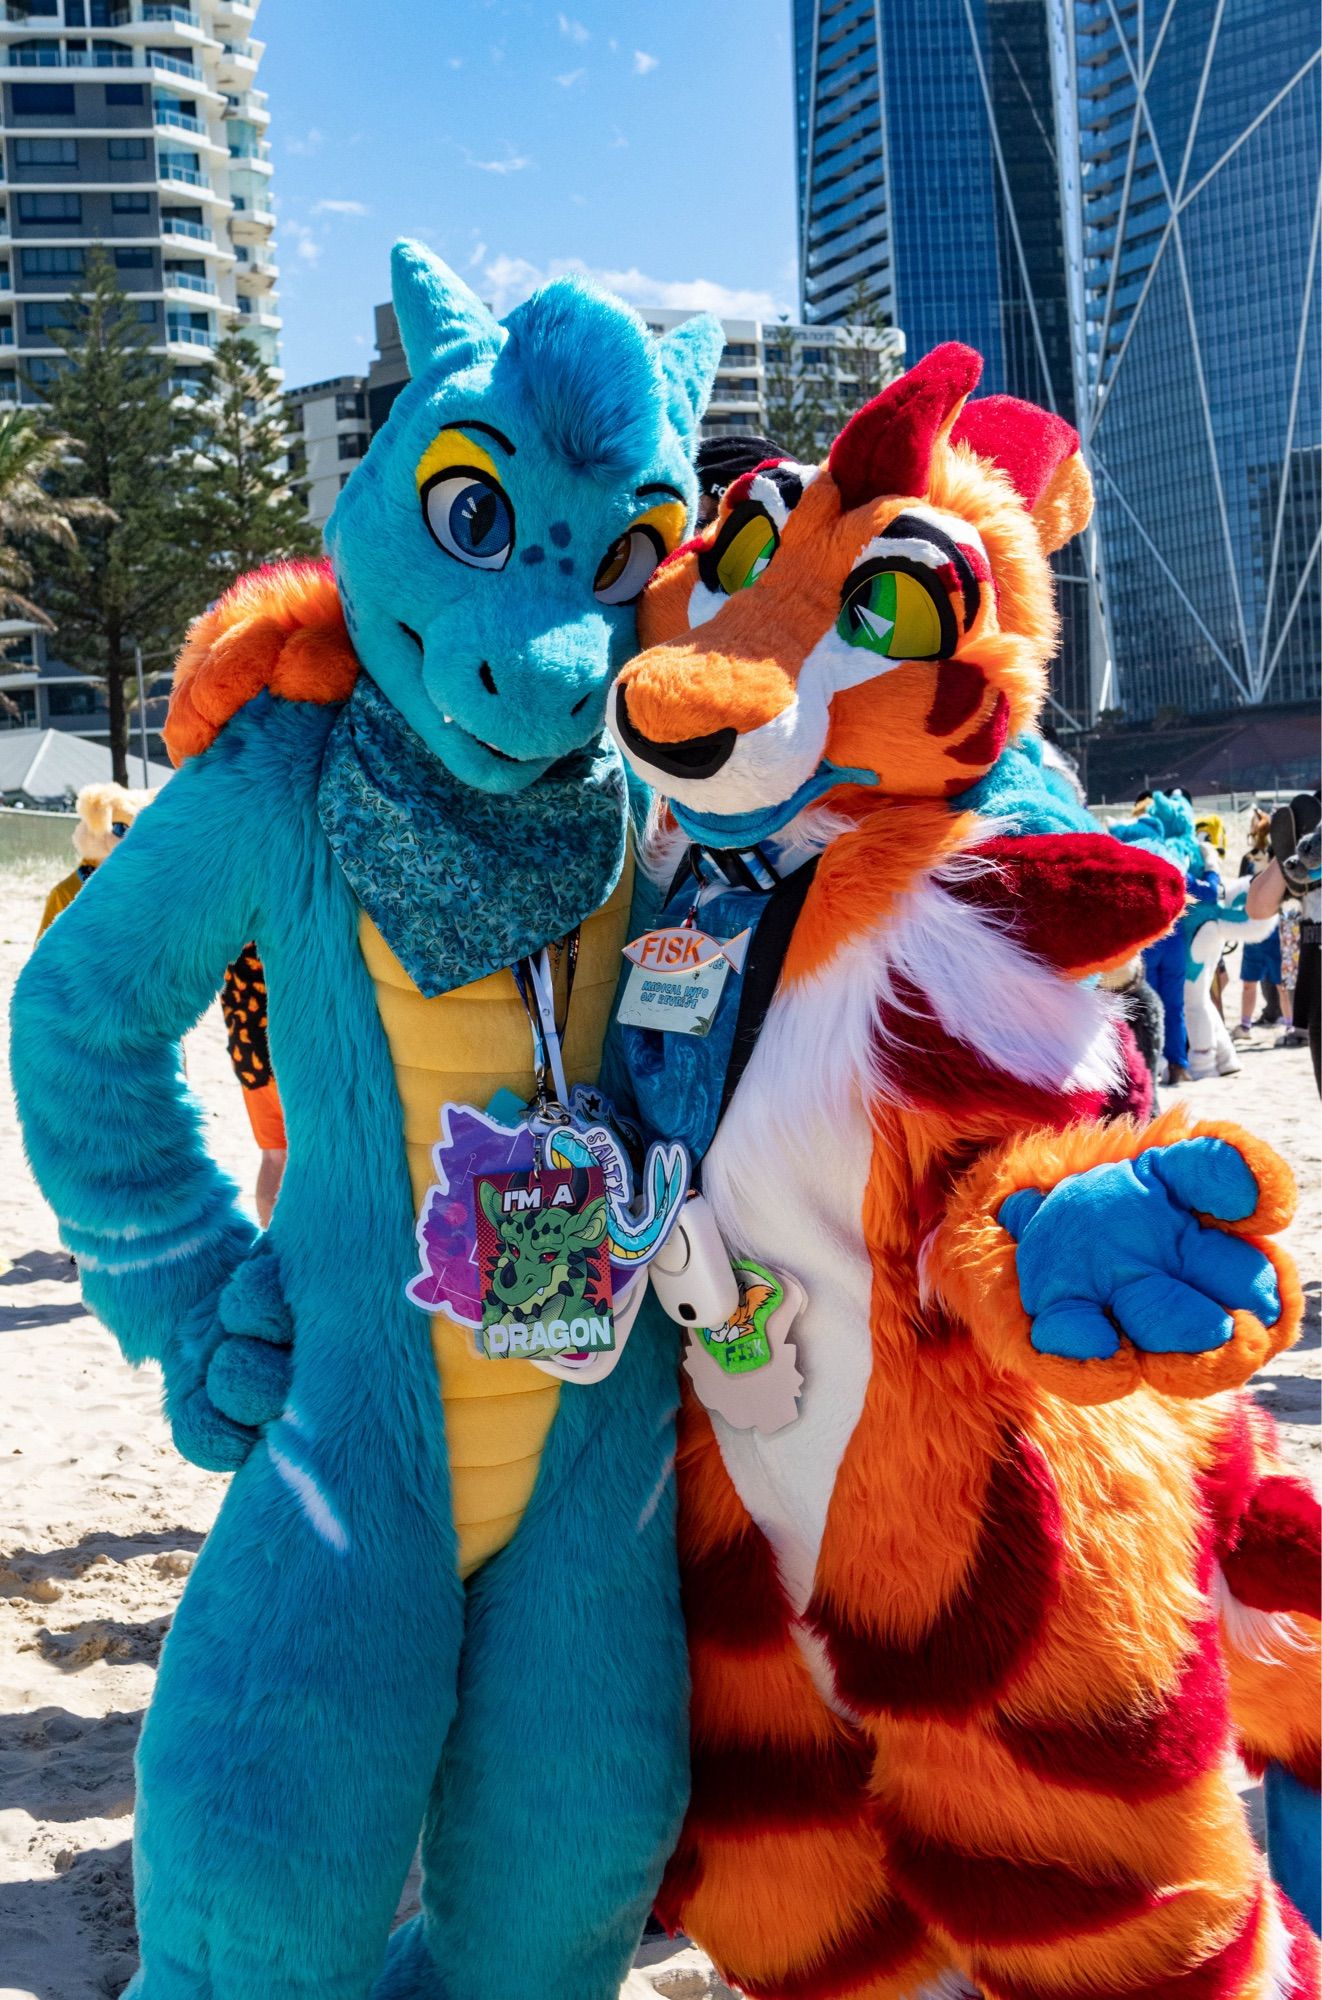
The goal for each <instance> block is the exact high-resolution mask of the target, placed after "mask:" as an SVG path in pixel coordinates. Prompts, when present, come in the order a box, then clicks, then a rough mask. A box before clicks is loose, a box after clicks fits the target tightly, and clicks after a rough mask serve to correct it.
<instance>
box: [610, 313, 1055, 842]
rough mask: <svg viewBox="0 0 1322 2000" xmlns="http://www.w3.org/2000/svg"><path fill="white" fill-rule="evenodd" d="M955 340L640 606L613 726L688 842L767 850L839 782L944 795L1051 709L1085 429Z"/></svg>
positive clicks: (718, 525)
mask: <svg viewBox="0 0 1322 2000" xmlns="http://www.w3.org/2000/svg"><path fill="white" fill-rule="evenodd" d="M981 371H982V363H981V360H980V359H979V357H978V356H977V355H976V354H975V353H973V351H972V350H971V349H970V348H967V347H961V346H959V345H956V344H951V345H949V346H946V347H938V348H936V349H935V350H934V351H933V352H932V353H931V354H929V355H928V356H927V357H926V358H925V359H924V360H923V361H920V362H919V363H918V364H917V365H916V366H915V367H913V368H911V369H910V370H909V371H908V373H907V374H905V375H902V376H901V377H900V378H899V379H898V381H896V382H893V383H892V384H891V385H890V386H889V388H887V389H884V390H883V391H882V393H881V394H880V395H879V396H877V397H876V398H875V399H874V400H873V401H872V402H871V403H869V404H868V405H867V406H866V408H865V409H862V410H860V411H859V413H858V414H857V416H855V417H853V418H852V419H851V420H850V422H849V423H848V424H847V425H846V426H845V428H844V430H843V431H842V432H841V433H840V435H839V437H838V438H837V439H836V441H835V443H834V444H833V445H832V447H831V451H830V455H829V457H828V459H827V462H826V464H825V465H823V466H821V467H820V468H816V469H810V468H806V467H804V466H800V465H795V464H793V463H790V462H788V461H782V462H779V463H769V464H767V465H764V466H761V467H759V468H758V469H757V471H755V472H753V473H750V474H748V475H747V476H746V477H745V478H743V479H740V480H738V481H736V482H735V484H734V485H733V486H731V487H730V489H729V490H728V492H727V493H726V494H725V496H724V499H723V500H722V503H721V509H720V512H719V514H718V515H717V517H716V519H715V520H714V521H713V522H712V523H711V525H710V526H709V527H708V528H707V529H706V530H705V532H704V534H703V536H702V538H701V539H700V540H698V541H695V542H690V543H688V544H686V545H685V547H684V548H683V549H681V550H679V551H678V552H677V553H676V555H675V556H674V557H673V558H672V559H671V560H670V561H669V562H668V563H666V564H664V565H663V566H662V567H661V568H660V569H659V570H658V572H657V574H656V576H655V578H654V579H653V581H652V583H651V584H650V585H649V586H648V589H647V591H646V593H645V596H644V598H643V603H642V606H641V609H640V615H639V626H640V632H641V637H642V641H643V644H644V647H645V648H646V650H645V651H643V652H642V653H640V654H639V655H638V656H637V657H636V658H635V659H634V660H633V661H632V662H631V663H630V664H629V665H628V666H627V667H626V668H625V669H624V671H623V673H622V674H621V675H620V677H619V679H618V681H617V682H616V684H615V688H614V690H613V693H612V697H611V705H610V711H609V713H610V720H611V727H612V729H613V731H614V733H615V736H616V738H617V740H618V741H619V743H620V745H621V747H622V749H623V750H624V751H625V753H626V754H627V756H628V758H629V760H630V762H631V763H632V764H633V765H634V766H635V768H636V769H637V770H638V772H639V773H640V775H641V776H642V777H644V778H645V779H646V780H647V781H648V782H649V783H651V784H652V785H654V786H655V787H657V789H658V790H660V791H662V792H663V793H664V794H665V795H666V797H667V798H668V799H669V800H670V802H671V806H672V809H673V810H674V812H675V816H676V818H677V819H678V820H679V822H680V824H681V826H682V827H683V828H684V830H685V831H686V832H688V833H689V835H690V837H692V838H695V839H700V840H706V841H708V842H711V843H712V844H717V843H719V844H721V845H724V846H739V845H750V844H752V842H754V841H756V840H760V839H764V838H766V837H767V836H768V835H769V834H770V833H773V832H774V831H775V830H776V829H777V828H778V827H780V826H783V825H785V824H786V823H787V821H788V820H789V819H790V818H792V817H793V815H794V814H795V813H796V812H798V811H799V810H800V809H801V808H802V807H803V806H804V805H806V804H808V803H809V802H811V801H812V800H814V799H820V798H822V797H823V796H824V795H825V794H827V793H828V792H830V791H832V790H835V789H836V788H837V787H839V786H842V785H851V784H865V785H868V786H873V787H880V788H881V789H882V790H883V791H885V792H887V793H889V794H891V795H892V796H895V795H899V796H907V797H925V798H943V797H950V796H952V795H953V794H955V793H958V792H962V791H964V790H966V789H967V787H968V786H970V785H972V784H974V783H975V782H976V781H977V779H978V778H980V777H981V776H982V775H983V774H984V773H985V772H986V771H987V770H988V769H989V768H990V767H991V765H992V764H993V763H994V762H995V761H996V758H997V757H998V756H999V755H1000V753H1001V750H1002V748H1003V747H1004V745H1005V742H1006V740H1007V738H1008V737H1009V736H1010V735H1011V734H1012V733H1014V732H1016V731H1018V730H1019V729H1022V728H1023V727H1024V726H1025V725H1026V724H1028V723H1031V722H1032V721H1033V720H1034V718H1035V717H1036V715H1037V713H1038V710H1039V708H1040V707H1041V704H1042V700H1043V696H1044V693H1045V687H1046V668H1047V662H1048V660H1049V659H1050V657H1051V654H1052V652H1053V650H1054V647H1055V642H1056V630H1057V627H1056V613H1055V606H1054V597H1053V591H1052V582H1051V572H1050V566H1049V563H1048V556H1049V555H1050V552H1051V551H1052V550H1053V549H1056V548H1059V547H1060V546H1061V544H1062V543H1063V542H1065V541H1067V540H1068V539H1069V538H1070V536H1071V535H1074V534H1076V533H1078V531H1079V530H1080V529H1081V528H1082V527H1084V526H1085V524H1086V523H1087V521H1088V518H1089V516H1090V513H1091V510H1092V489H1091V485H1090V482H1089V478H1088V473H1087V470H1086V468H1085V467H1084V464H1083V461H1082V459H1081V457H1080V456H1079V449H1078V445H1079V440H1078V436H1077V434H1076V433H1075V432H1074V431H1073V430H1072V429H1071V428H1070V426H1069V425H1068V424H1066V423H1064V422H1063V421H1062V420H1061V419H1060V418H1059V417H1055V416H1052V415H1050V414H1049V413H1048V412H1047V411H1045V410H1039V409H1035V408H1034V407H1033V406H1032V405H1031V404H1028V403H1021V402H1018V401H1016V400H1015V399H1014V398H1012V397H1009V396H989V397H986V398H984V399H983V400H982V401H980V402H976V403H970V404H967V405H966V403H965V398H966V397H967V396H968V394H969V392H970V390H971V389H972V388H973V387H974V385H975V384H976V382H977V380H978V377H979V375H980V373H981Z"/></svg>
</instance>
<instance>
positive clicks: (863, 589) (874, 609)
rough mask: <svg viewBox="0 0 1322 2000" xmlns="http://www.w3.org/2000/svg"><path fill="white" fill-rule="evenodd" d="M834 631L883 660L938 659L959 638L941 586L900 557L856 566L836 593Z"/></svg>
mask: <svg viewBox="0 0 1322 2000" xmlns="http://www.w3.org/2000/svg"><path fill="white" fill-rule="evenodd" d="M835 629H836V631H837V632H838V633H839V635H840V637H841V638H842V639H843V640H844V641H845V642H846V644H848V645H850V646H861V647H864V648H866V650H867V651H869V652H872V653H879V654H881V656H882V657H883V658H884V659H888V660H940V659H946V658H948V657H949V656H950V654H952V653H953V652H954V650H955V645H956V642H957V640H958V637H959V634H958V630H957V627H956V624H955V614H954V611H953V610H952V608H951V604H950V599H949V597H948V595H947V594H946V592H945V591H944V590H943V589H942V587H941V585H940V583H939V582H938V581H937V580H936V579H935V578H934V577H931V576H929V575H928V574H927V573H926V572H925V571H924V570H923V568H922V567H921V565H919V564H917V563H910V562H908V561H906V560H905V558H904V557H902V556H890V557H882V558H880V559H879V560H874V561H872V562H866V563H860V564H859V566H858V568H857V569H856V570H854V571H853V572H852V573H851V574H850V576H849V577H848V578H847V580H846V582H845V587H844V590H843V592H842V593H841V605H840V616H839V617H838V618H837V620H836V627H835Z"/></svg>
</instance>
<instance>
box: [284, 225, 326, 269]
mask: <svg viewBox="0 0 1322 2000" xmlns="http://www.w3.org/2000/svg"><path fill="white" fill-rule="evenodd" d="M280 234H281V236H282V237H283V238H284V241H285V242H286V243H292V244H293V246H294V254H295V255H296V256H297V257H300V258H301V259H302V261H303V262H304V263H305V264H315V263H316V261H317V259H318V258H319V257H320V255H321V245H320V243H319V242H318V241H317V239H316V237H315V236H314V235H313V233H312V231H311V230H310V229H309V228H308V226H307V224H306V223H304V222H295V221H294V219H293V217H292V216H286V217H285V219H284V221H283V222H282V223H281V226H280Z"/></svg>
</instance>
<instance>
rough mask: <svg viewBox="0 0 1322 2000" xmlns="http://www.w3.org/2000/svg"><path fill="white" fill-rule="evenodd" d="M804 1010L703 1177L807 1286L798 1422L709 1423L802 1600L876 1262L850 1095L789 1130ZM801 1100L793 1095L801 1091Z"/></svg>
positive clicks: (847, 1429)
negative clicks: (789, 1090) (759, 1425)
mask: <svg viewBox="0 0 1322 2000" xmlns="http://www.w3.org/2000/svg"><path fill="white" fill-rule="evenodd" d="M796 1017H798V1019H801V1010H800V1007H799V1005H798V1004H797V1003H795V1002H794V1001H786V1000H784V999H778V1000H777V1001H776V1002H775V1003H774V1004H773V1006H772V1009H771V1011H770V1013H769V1014H768V1016H767V1021H766V1025H765V1027H764V1028H763V1031H762V1036H761V1039H760V1041H759V1043H758V1046H757V1048H756V1050H755V1051H754V1054H753V1057H752V1060H751V1061H750V1063H749V1065H748V1069H747V1071H746V1072H745V1074H744V1077H743V1079H742V1081H741V1083H740V1085H739V1088H738V1090H737V1091H736V1093H735V1097H734V1101H733V1103H732V1104H731V1106H730V1109H729V1111H728V1112H727V1113H726V1116H725V1118H724V1120H723V1121H722V1124H721V1128H720V1131H719V1133H718V1134H717V1137H716V1140H715V1142H714V1144H713V1146H712V1148H711V1151H710V1152H709V1154H708V1156H707V1162H706V1166H705V1168H704V1175H703V1184H704V1188H705V1191H706V1193H707V1196H708V1198H709V1200H710V1201H711V1203H712V1206H713V1208H714V1210H715V1212H716V1219H717V1221H718V1223H719V1224H720V1228H721V1233H722V1235H723V1237H724V1238H725V1241H726V1244H727V1247H728V1248H729V1249H730V1250H731V1251H732V1252H734V1253H735V1254H736V1255H740V1256H748V1257H754V1258H756V1259H757V1260H758V1261H759V1262H761V1263H765V1264H767V1265H769V1266H770V1267H771V1268H772V1269H773V1270H778V1271H783V1272H788V1273H789V1274H790V1275H791V1276H792V1277H795V1278H797V1279H798V1281H799V1283H800V1284H801V1285H802V1286H803V1289H804V1292H805V1293H806V1295H807V1297H806V1304H805V1306H804V1309H803V1311H802V1313H801V1314H800V1315H799V1318H798V1319H797V1320H796V1321H795V1324H794V1329H793V1340H794V1345H795V1349H796V1353H797V1357H798V1364H799V1368H800V1370H801V1372H802V1375H803V1392H802V1395H801V1398H800V1402H799V1416H798V1420H797V1421H796V1422H795V1423H793V1424H791V1425H790V1426H789V1427H788V1428H787V1429H785V1430H782V1431H778V1432H777V1433H776V1434H775V1435H774V1436H772V1437H762V1436H760V1435H759V1434H758V1433H757V1432H756V1431H739V1430H734V1429H732V1428H731V1426H730V1425H729V1424H727V1423H726V1422H725V1421H724V1419H723V1418H721V1417H718V1416H713V1418H712V1424H713V1428H714V1429H715V1432H716V1437H717V1441H718V1443H719V1444H720V1448H721V1456H722V1458H723V1459H724V1461H725V1465H726V1469H727V1471H728V1472H729V1474H730V1477H731V1479H732V1480H733V1481H734V1484H735V1488H736V1490H737V1491H738V1494H739V1497H740V1499H741V1500H742V1501H743V1503H744V1505H745V1507H747V1509H748V1511H749V1513H750V1515H751V1516H752V1518H753V1520H754V1521H755V1522H756V1523H757V1525H758V1527H759V1528H761V1530H762V1532H763V1533H764V1534H765V1535H766V1537H767V1539H768V1541H769V1542H770V1543H771V1546H772V1548H773V1549H774V1551H775V1553H776V1558H777V1561H778V1563H779V1567H780V1572H781V1577H782V1580H783V1582H784V1584H785V1588H786V1591H787V1592H788V1594H789V1597H790V1601H791V1603H792V1604H793V1605H794V1607H795V1609H796V1610H798V1611H802V1610H803V1609H804V1608H805V1607H806V1605H807V1603H808V1600H809V1598H810V1597H811V1595H812V1586H813V1576H814V1573H815V1571H816V1568H817V1555H818V1550H819V1549H820V1547H821V1541H822V1533H823V1530H824V1528H825V1526H826V1512H827V1508H828V1506H829V1504H830V1499H831V1493H832V1490H833V1488H834V1486H835V1479H836V1474H837V1472H838V1471H839V1468H840V1462H841V1459H842V1458H843V1457H844V1453H845V1447H846V1446H847V1445H848V1443H849V1439H850V1437H851V1436H852V1434H853V1431H854V1426H855V1425H856V1424H857V1422H858V1419H859V1414H860V1412H861V1410H862V1407H863V1397H864V1394H865V1392H866V1389H867V1384H868V1375H869V1372H870V1369H871V1359H872V1340H871V1331H870V1294H871V1267H870V1265H869V1262H868V1257H867V1254H866V1250H865V1247H864V1243H863V1231H862V1211H863V1195H864V1190H865V1188H866V1185H867V1178H868V1169H869V1162H870V1158H871V1145H872V1134H871V1128H870V1126H869V1124H868V1120H867V1117H866V1114H865V1112H864V1109H863V1103H862V1095H861V1093H858V1094H857V1095H856V1096H855V1098H854V1101H853V1102H852V1103H851V1104H847V1105H844V1106H841V1105H839V1104H835V1105H831V1104H828V1103H826V1102H824V1101H819V1102H818V1103H816V1104H810V1105H806V1106H801V1111H800V1116H799V1117H798V1118H797V1119H796V1121H795V1125H794V1129H793V1131H792V1132H790V1131H787V1130H785V1129H784V1125H783V1119H782V1117H781V1116H780V1115H778V1114H779V1113H782V1112H783V1109H784V1093H783V1090H782V1089H781V1087H780V1081H779V1079H780V1077H781V1076H782V1075H783V1062H784V1060H785V1058H786V1056H787V1055H788V1054H789V1053H790V1050H791V1049H792V1046H793V1038H794V1033H795V1029H796V1026H797V1025H798V1019H796ZM796 1095H797V1093H796Z"/></svg>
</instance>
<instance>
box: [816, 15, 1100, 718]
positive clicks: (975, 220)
mask: <svg viewBox="0 0 1322 2000" xmlns="http://www.w3.org/2000/svg"><path fill="white" fill-rule="evenodd" d="M794 25H795V56H796V88H797V95H798V141H799V154H798V167H799V194H800V218H799V238H800V270H801V272H802V274H803V315H804V318H805V319H817V320H834V321H838V320H841V319H844V318H847V317H848V314H849V311H850V303H851V298H852V296H853V293H854V288H855V287H856V285H857V281H858V277H859V275H865V276H866V277H867V279H868V281H869V285H870V289H871V291H872V292H873V294H874V296H875V297H876V298H877V299H878V300H879V301H880V303H881V304H882V306H883V308H884V309H885V310H886V311H887V312H889V313H890V314H891V315H892V317H893V318H894V320H895V322H896V324H897V325H899V326H901V327H902V328H903V329H904V335H905V340H906V343H907V352H908V355H909V357H910V359H911V360H912V359H916V358H917V357H918V356H919V355H921V354H925V353H926V352H927V350H928V349H929V348H931V347H935V346H936V345H937V344H938V343H939V342H941V341H943V340H964V341H967V342H968V344H969V345H970V346H971V347H975V348H977V350H978V352H979V353H980V354H981V355H982V357H983V361H984V363H985V364H986V365H985V369H984V373H983V380H982V392H985V393H993V392H996V391H1006V392H1008V393H1010V394H1011V395H1016V396H1024V397H1027V398H1028V399H1029V400H1030V401H1032V402H1035V403H1042V404H1045V405H1046V406H1047V407H1048V408H1051V409H1055V410H1058V411H1059V412H1060V414H1061V415H1062V416H1064V417H1066V418H1067V419H1068V420H1069V421H1070V422H1071V423H1074V422H1076V421H1077V382H1076V376H1075V370H1074V362H1073V351H1072V344H1071V313H1070V307H1069V299H1068V287H1067V282H1066V256H1065V249H1064V242H1063V222H1062V214H1063V211H1062V203H1061V198H1060V187H1059V175H1058V171H1057V156H1058V152H1057V143H1056V133H1055V111H1054V102H1055V95H1056V86H1055V81H1054V77H1055V71H1056V69H1057V67H1058V66H1059V53H1058V50H1053V45H1052V41H1051V36H1050V32H1049V30H1050V16H1049V10H1048V7H1047V6H1046V4H1044V0H925V4H924V6H923V7H922V9H921V11H919V10H915V8H914V7H913V6H912V5H911V4H910V0H794ZM869 257H871V258H872V260H873V261H872V262H871V263H870V264H869V263H868V262H867V260H868V258H869ZM1094 544H1095V538H1093V541H1092V542H1088V543H1085V544H1083V545H1081V546H1080V547H1078V548H1077V549H1071V550H1068V551H1065V552H1063V553H1062V556H1061V557H1060V558H1059V559H1058V561H1057V574H1058V577H1059V580H1060V581H1059V588H1060V601H1061V611H1062V623H1063V633H1062V645H1061V653H1060V658H1059V659H1058V661H1057V662H1056V665H1055V667H1054V668H1053V671H1052V699H1053V702H1054V704H1055V707H1056V711H1057V714H1058V716H1059V719H1060V720H1061V721H1062V722H1063V723H1065V724H1067V725H1068V724H1071V723H1079V722H1082V721H1083V720H1085V719H1086V718H1087V716H1088V715H1089V714H1090V713H1091V711H1092V709H1093V708H1094V706H1095V695H1096V690H1097V688H1098V687H1099V686H1100V685H1101V683H1102V681H1103V679H1104V676H1105V661H1106V656H1107V640H1106V633H1105V628H1104V625H1103V623H1102V621H1101V615H1100V611H1101V596H1100V586H1099V584H1098V581H1097V579H1096V577H1095V575H1094V574H1093V571H1094V570H1095V566H1096V562H1097V554H1096V548H1095V545H1094Z"/></svg>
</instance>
